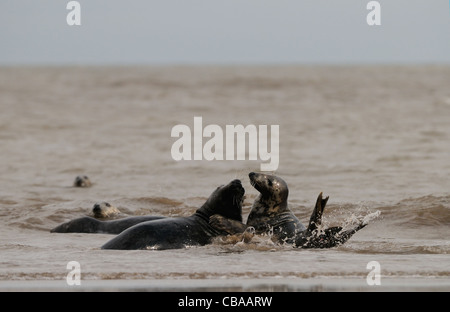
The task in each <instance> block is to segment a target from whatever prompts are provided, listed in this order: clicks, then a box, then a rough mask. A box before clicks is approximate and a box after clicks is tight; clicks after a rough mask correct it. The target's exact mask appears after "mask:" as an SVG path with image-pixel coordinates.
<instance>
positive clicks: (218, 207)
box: [102, 180, 245, 249]
mask: <svg viewBox="0 0 450 312" xmlns="http://www.w3.org/2000/svg"><path fill="white" fill-rule="evenodd" d="M244 193H245V190H244V188H243V187H242V184H241V181H239V180H233V181H231V182H230V183H228V184H227V185H223V186H220V187H218V188H217V189H216V190H215V191H214V192H213V193H212V194H211V195H210V196H209V197H208V199H207V200H206V202H205V203H204V204H203V205H202V206H201V207H200V208H199V209H197V210H196V211H195V213H194V214H193V215H191V216H189V217H177V218H164V219H160V220H154V221H149V222H143V223H139V224H137V225H135V226H132V227H130V228H129V229H127V230H125V231H123V232H122V233H120V234H119V235H118V236H116V237H115V238H113V239H112V240H110V241H109V242H107V243H106V244H104V245H103V246H102V249H175V248H184V247H186V246H193V245H206V244H209V243H211V242H212V240H213V238H215V237H217V236H219V235H226V234H227V232H225V231H222V230H220V229H215V228H214V227H212V226H211V225H210V224H209V218H210V217H211V216H212V215H214V214H218V215H222V216H224V218H226V219H229V220H234V221H236V222H242V202H243V198H244Z"/></svg>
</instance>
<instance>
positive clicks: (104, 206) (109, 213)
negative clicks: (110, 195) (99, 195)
mask: <svg viewBox="0 0 450 312" xmlns="http://www.w3.org/2000/svg"><path fill="white" fill-rule="evenodd" d="M92 215H93V216H94V218H97V219H106V218H112V217H117V216H119V215H120V210H119V209H117V208H116V207H115V206H113V205H111V204H110V203H107V202H105V201H102V202H99V203H96V204H94V207H93V208H92Z"/></svg>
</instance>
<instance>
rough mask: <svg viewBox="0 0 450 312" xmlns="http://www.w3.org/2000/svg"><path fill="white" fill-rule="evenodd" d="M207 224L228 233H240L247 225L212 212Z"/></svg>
mask: <svg viewBox="0 0 450 312" xmlns="http://www.w3.org/2000/svg"><path fill="white" fill-rule="evenodd" d="M209 225H210V226H211V227H213V228H214V229H216V230H219V231H224V232H226V233H228V234H231V235H234V234H241V233H244V232H245V230H246V229H247V225H246V224H244V223H242V222H239V221H237V220H233V219H229V218H225V217H224V216H222V215H219V214H214V215H212V216H211V217H209Z"/></svg>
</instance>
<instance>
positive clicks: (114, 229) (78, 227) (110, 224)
mask: <svg viewBox="0 0 450 312" xmlns="http://www.w3.org/2000/svg"><path fill="white" fill-rule="evenodd" d="M120 215H121V213H120V211H119V209H117V208H116V207H115V206H113V205H111V204H110V203H107V202H99V203H96V204H95V205H94V207H93V208H92V216H93V217H91V216H85V217H81V218H77V219H74V220H71V221H68V222H65V223H63V224H61V225H58V226H57V227H55V228H54V229H52V230H51V231H50V232H51V233H102V234H119V233H121V232H122V231H123V230H125V229H127V228H129V227H131V226H133V225H136V224H138V223H141V222H146V221H152V220H159V219H163V218H165V217H162V216H136V217H127V218H122V219H116V220H110V219H111V218H115V217H117V216H120Z"/></svg>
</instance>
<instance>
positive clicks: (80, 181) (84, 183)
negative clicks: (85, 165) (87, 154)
mask: <svg viewBox="0 0 450 312" xmlns="http://www.w3.org/2000/svg"><path fill="white" fill-rule="evenodd" d="M73 186H75V187H91V186H92V183H91V180H89V178H88V176H86V175H79V176H77V177H76V178H75V181H73Z"/></svg>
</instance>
